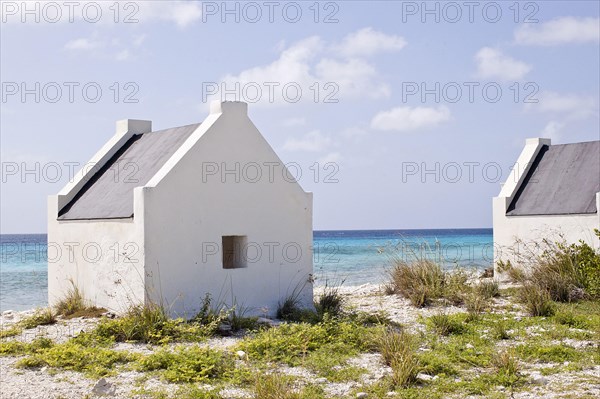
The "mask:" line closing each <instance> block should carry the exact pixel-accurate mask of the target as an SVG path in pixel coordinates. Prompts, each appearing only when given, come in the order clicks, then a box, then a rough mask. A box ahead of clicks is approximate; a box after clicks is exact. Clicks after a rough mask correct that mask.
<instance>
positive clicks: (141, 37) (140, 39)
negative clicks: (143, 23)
mask: <svg viewBox="0 0 600 399" xmlns="http://www.w3.org/2000/svg"><path fill="white" fill-rule="evenodd" d="M144 40H146V34H141V35H137V36H135V37H134V38H133V40H132V44H133V45H134V46H136V47H139V46H141V45H142V43H144Z"/></svg>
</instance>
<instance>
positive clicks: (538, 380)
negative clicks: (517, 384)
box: [531, 374, 548, 385]
mask: <svg viewBox="0 0 600 399" xmlns="http://www.w3.org/2000/svg"><path fill="white" fill-rule="evenodd" d="M531 382H533V383H534V384H536V385H546V384H548V379H547V378H546V377H544V376H542V375H540V374H532V375H531Z"/></svg>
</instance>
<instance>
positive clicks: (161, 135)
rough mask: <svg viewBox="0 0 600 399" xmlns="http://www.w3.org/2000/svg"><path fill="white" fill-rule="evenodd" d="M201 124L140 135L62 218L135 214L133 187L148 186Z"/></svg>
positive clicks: (93, 178)
mask: <svg viewBox="0 0 600 399" xmlns="http://www.w3.org/2000/svg"><path fill="white" fill-rule="evenodd" d="M199 125H200V124H199V123H198V124H193V125H187V126H181V127H175V128H171V129H165V130H160V131H156V132H149V133H143V134H137V135H134V136H133V137H131V138H130V139H129V140H128V141H127V142H126V143H125V144H123V146H122V147H121V148H120V149H119V150H118V151H117V152H116V153H115V155H113V157H112V158H111V159H110V160H109V161H108V162H107V163H106V164H105V165H104V166H103V167H102V168H101V169H100V170H99V171H98V172H96V173H95V174H94V175H93V176H91V177H90V178H89V180H88V181H87V182H86V183H85V185H84V186H83V187H82V188H81V189H80V190H79V192H78V193H77V194H76V195H75V197H74V198H73V200H71V202H69V203H68V204H67V205H66V206H65V207H64V208H62V209H61V210H60V211H59V216H58V219H59V220H82V219H121V218H130V217H132V216H133V189H134V188H135V187H141V186H144V185H146V184H147V183H148V182H149V181H150V179H151V178H152V177H153V176H154V175H155V174H156V173H157V172H158V171H159V169H160V168H161V167H162V166H163V165H164V164H165V163H166V162H167V160H169V158H171V156H172V155H173V154H174V153H175V151H177V149H178V148H179V147H180V146H181V145H182V144H183V142H184V141H185V140H186V139H187V138H188V137H189V136H190V135H191V134H192V132H193V131H194V130H196V128H197V127H198V126H199Z"/></svg>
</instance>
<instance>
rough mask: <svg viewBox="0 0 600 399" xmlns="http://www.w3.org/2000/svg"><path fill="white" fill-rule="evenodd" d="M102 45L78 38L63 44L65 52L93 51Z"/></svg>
mask: <svg viewBox="0 0 600 399" xmlns="http://www.w3.org/2000/svg"><path fill="white" fill-rule="evenodd" d="M101 46H102V43H100V42H98V41H95V40H93V39H86V38H83V37H82V38H79V39H75V40H71V41H69V42H67V43H66V44H65V49H66V50H94V49H97V48H98V47H101Z"/></svg>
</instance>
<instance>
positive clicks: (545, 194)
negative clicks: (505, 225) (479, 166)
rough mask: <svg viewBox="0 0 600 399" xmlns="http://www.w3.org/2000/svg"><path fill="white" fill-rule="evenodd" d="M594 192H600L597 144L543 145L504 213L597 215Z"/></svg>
mask: <svg viewBox="0 0 600 399" xmlns="http://www.w3.org/2000/svg"><path fill="white" fill-rule="evenodd" d="M597 192H600V141H589V142H585V143H574V144H561V145H551V146H543V147H542V149H541V150H540V152H539V154H538V155H537V157H536V158H535V160H534V162H533V164H532V165H531V168H530V170H529V171H528V173H527V175H526V176H525V179H524V180H523V183H522V184H521V186H520V187H519V188H518V190H517V193H516V194H515V197H514V199H513V200H512V202H511V204H510V205H509V207H508V210H507V211H506V214H507V215H508V216H525V215H569V214H588V213H597V212H598V209H596V193H597Z"/></svg>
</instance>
